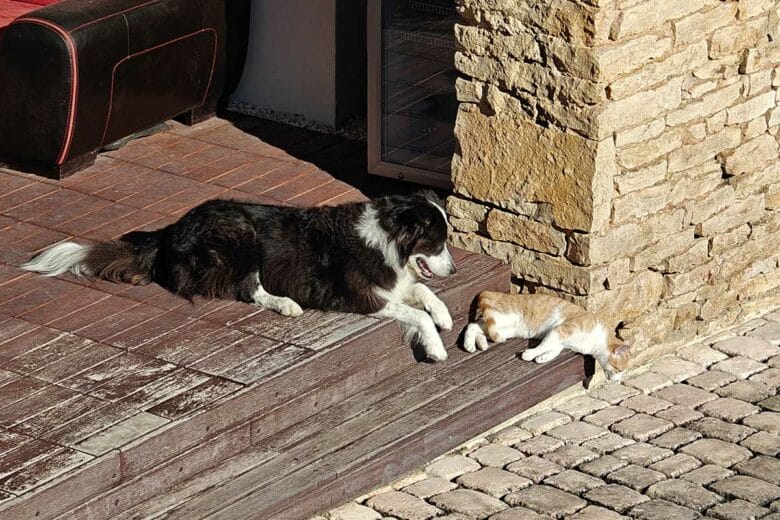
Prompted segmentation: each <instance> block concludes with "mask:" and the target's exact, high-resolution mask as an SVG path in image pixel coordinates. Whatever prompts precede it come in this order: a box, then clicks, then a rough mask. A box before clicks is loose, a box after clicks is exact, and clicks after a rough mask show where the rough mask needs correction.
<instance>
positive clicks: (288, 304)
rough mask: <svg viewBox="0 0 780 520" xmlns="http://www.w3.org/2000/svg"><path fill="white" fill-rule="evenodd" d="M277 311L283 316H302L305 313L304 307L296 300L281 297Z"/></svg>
mask: <svg viewBox="0 0 780 520" xmlns="http://www.w3.org/2000/svg"><path fill="white" fill-rule="evenodd" d="M276 311H277V312H278V313H279V314H281V315H282V316H290V317H295V316H300V315H301V314H303V309H302V308H301V306H300V305H298V304H297V303H296V302H295V301H294V300H291V299H290V298H281V299H280V300H279V302H278V304H277V305H276Z"/></svg>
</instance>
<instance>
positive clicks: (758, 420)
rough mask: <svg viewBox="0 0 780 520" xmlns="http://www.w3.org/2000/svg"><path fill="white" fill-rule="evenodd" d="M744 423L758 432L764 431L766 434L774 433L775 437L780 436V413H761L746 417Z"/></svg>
mask: <svg viewBox="0 0 780 520" xmlns="http://www.w3.org/2000/svg"><path fill="white" fill-rule="evenodd" d="M742 422H743V423H744V424H746V425H748V426H750V427H751V428H755V429H756V430H763V431H765V432H769V433H774V434H775V435H780V413H777V412H761V413H759V414H756V415H751V416H750V417H746V418H745V419H744V420H743V421H742Z"/></svg>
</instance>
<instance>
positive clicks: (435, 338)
mask: <svg viewBox="0 0 780 520" xmlns="http://www.w3.org/2000/svg"><path fill="white" fill-rule="evenodd" d="M420 344H421V345H422V347H423V350H425V355H426V356H427V357H428V359H430V360H431V361H445V360H446V359H447V349H445V348H444V343H443V342H442V340H441V336H439V335H438V334H422V335H421V336H420Z"/></svg>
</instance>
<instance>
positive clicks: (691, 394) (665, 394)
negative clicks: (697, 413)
mask: <svg viewBox="0 0 780 520" xmlns="http://www.w3.org/2000/svg"><path fill="white" fill-rule="evenodd" d="M653 397H657V398H659V399H663V400H664V401H669V402H670V403H674V404H679V405H682V406H687V407H689V408H696V407H698V406H701V405H703V404H704V403H707V402H710V401H714V400H715V399H717V398H718V396H717V395H715V394H713V393H712V392H708V391H707V390H702V389H701V388H696V387H695V386H691V385H683V384H679V383H678V384H675V385H672V386H669V387H666V388H663V389H661V390H658V391H657V392H655V393H653Z"/></svg>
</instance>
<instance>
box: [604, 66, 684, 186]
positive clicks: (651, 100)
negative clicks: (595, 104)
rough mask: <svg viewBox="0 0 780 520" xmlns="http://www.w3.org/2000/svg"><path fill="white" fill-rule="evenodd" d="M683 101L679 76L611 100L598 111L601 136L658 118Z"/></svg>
mask: <svg viewBox="0 0 780 520" xmlns="http://www.w3.org/2000/svg"><path fill="white" fill-rule="evenodd" d="M681 102H682V78H675V79H672V80H670V81H668V82H667V83H664V84H663V85H662V86H661V87H659V88H657V89H654V90H645V91H642V92H639V93H637V94H634V95H633V96H629V97H626V98H623V99H620V100H617V101H613V102H611V103H607V104H606V107H605V109H604V111H603V112H601V113H600V114H599V115H598V129H599V137H606V136H607V135H609V133H611V132H615V131H618V130H621V129H624V128H631V127H634V126H637V125H639V124H640V123H644V122H646V121H650V120H654V119H656V118H658V117H659V116H661V114H663V113H665V112H668V111H670V110H673V109H675V108H677V107H678V106H680V103H681ZM672 155H673V154H672ZM681 169H685V168H681ZM675 171H678V170H675Z"/></svg>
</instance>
